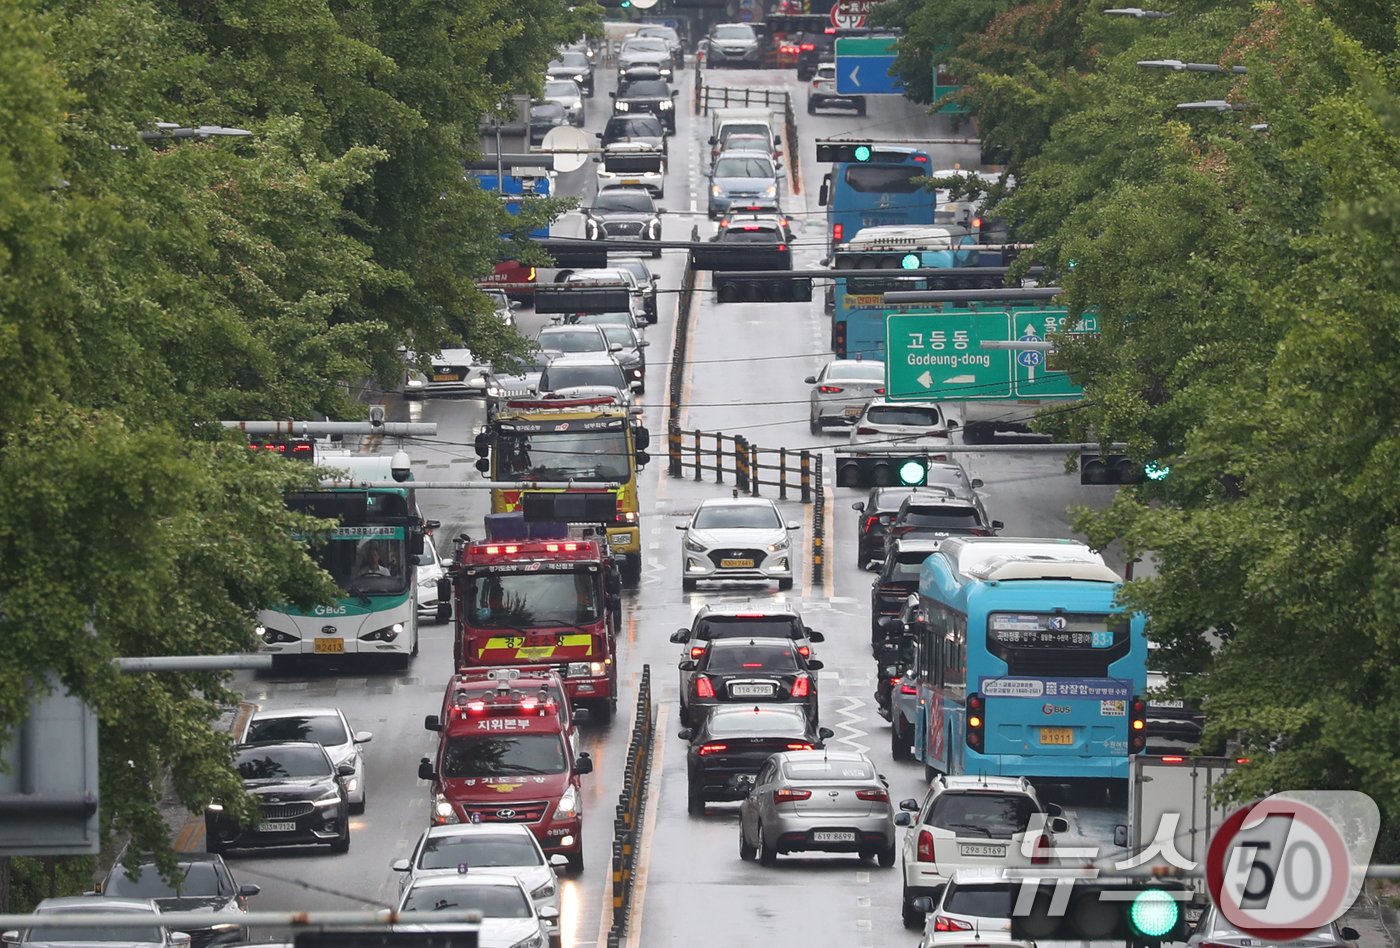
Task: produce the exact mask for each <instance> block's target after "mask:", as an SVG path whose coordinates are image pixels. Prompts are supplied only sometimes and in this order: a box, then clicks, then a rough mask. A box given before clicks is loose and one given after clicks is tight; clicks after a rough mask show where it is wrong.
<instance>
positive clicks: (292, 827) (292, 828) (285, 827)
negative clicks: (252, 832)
mask: <svg viewBox="0 0 1400 948" xmlns="http://www.w3.org/2000/svg"><path fill="white" fill-rule="evenodd" d="M296 829H297V825H296V824H295V823H259V824H258V832H259V833H295V832H296Z"/></svg>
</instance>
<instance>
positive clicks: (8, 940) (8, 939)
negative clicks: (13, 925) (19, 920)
mask: <svg viewBox="0 0 1400 948" xmlns="http://www.w3.org/2000/svg"><path fill="white" fill-rule="evenodd" d="M0 942H4V943H5V944H7V945H18V944H19V931H18V930H17V929H11V930H10V931H7V932H5V933H4V934H3V935H0Z"/></svg>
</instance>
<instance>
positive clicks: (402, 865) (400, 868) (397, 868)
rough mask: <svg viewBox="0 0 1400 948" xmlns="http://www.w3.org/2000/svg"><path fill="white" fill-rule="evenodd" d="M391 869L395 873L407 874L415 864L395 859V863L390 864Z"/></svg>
mask: <svg viewBox="0 0 1400 948" xmlns="http://www.w3.org/2000/svg"><path fill="white" fill-rule="evenodd" d="M389 868H390V869H392V870H393V871H394V872H407V871H408V870H410V869H412V868H413V864H412V863H411V862H409V861H408V860H407V859H395V860H394V861H393V862H391V863H389Z"/></svg>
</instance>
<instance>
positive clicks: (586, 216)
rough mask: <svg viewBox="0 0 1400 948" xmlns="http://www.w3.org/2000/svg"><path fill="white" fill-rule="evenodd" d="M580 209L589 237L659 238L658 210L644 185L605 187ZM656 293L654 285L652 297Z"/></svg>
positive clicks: (659, 252) (658, 253)
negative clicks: (642, 186) (589, 205)
mask: <svg viewBox="0 0 1400 948" xmlns="http://www.w3.org/2000/svg"><path fill="white" fill-rule="evenodd" d="M582 211H583V228H584V233H585V234H586V235H587V236H588V238H589V239H590V240H607V239H608V238H609V237H612V238H616V239H619V240H650V241H653V242H656V243H660V241H661V209H660V208H658V207H657V206H656V200H655V198H653V197H652V196H651V192H650V191H648V190H647V189H646V188H607V189H606V190H603V191H599V192H598V196H597V197H595V198H594V199H593V206H592V207H585V208H583V209H582ZM651 255H652V256H653V257H659V256H661V251H660V250H653V251H652V252H651ZM655 292H656V290H655V287H653V288H652V294H653V297H654V296H655ZM652 307H653V310H654V309H655V302H653V304H652Z"/></svg>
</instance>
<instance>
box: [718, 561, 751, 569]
mask: <svg viewBox="0 0 1400 948" xmlns="http://www.w3.org/2000/svg"><path fill="white" fill-rule="evenodd" d="M719 566H720V569H753V560H720V561H719Z"/></svg>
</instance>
